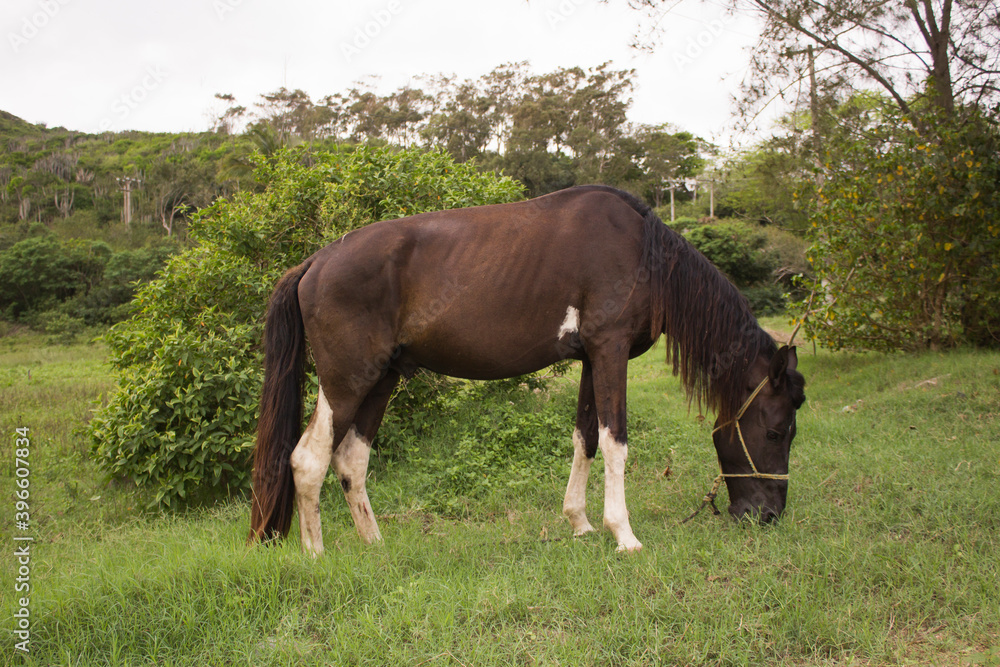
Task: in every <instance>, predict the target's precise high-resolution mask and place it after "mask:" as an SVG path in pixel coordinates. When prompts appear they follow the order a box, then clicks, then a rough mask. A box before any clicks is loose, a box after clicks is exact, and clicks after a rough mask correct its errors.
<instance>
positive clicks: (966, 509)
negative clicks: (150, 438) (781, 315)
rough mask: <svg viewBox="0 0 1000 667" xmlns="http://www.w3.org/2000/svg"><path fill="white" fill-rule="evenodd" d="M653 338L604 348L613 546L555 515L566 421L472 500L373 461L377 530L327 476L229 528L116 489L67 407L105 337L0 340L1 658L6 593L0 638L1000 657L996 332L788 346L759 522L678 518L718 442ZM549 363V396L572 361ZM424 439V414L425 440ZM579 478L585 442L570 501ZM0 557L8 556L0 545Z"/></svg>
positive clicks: (340, 654)
mask: <svg viewBox="0 0 1000 667" xmlns="http://www.w3.org/2000/svg"><path fill="white" fill-rule="evenodd" d="M15 340H17V339H15ZM662 357H663V350H662V347H661V348H657V349H654V350H653V351H651V352H650V353H649V354H647V355H645V356H644V357H642V358H640V359H638V360H635V361H633V363H632V365H631V367H630V376H631V382H630V386H629V408H630V418H631V423H632V429H631V434H630V444H631V447H630V458H629V469H628V477H627V482H626V490H627V494H628V501H629V507H630V511H631V516H632V524H633V528H634V530H635V532H636V535H637V536H638V537H639V538H640V539H641V540H642V541H643V543H644V545H645V548H644V549H643V550H642V552H640V553H638V554H632V555H620V554H617V553H616V552H615V543H614V541H613V540H612V539H611V537H610V535H609V534H608V533H606V532H600V533H598V534H594V535H590V536H587V537H585V538H580V539H573V538H571V537H569V535H570V530H569V527H568V525H567V523H566V522H565V521H564V520H563V519H562V517H561V516H560V507H561V501H562V493H563V490H564V488H565V483H566V475H567V474H568V470H569V463H570V457H571V445H570V443H569V434H570V432H571V429H572V424H571V423H567V424H566V429H565V452H566V460H565V465H562V466H559V467H557V468H555V469H553V470H552V471H551V472H550V473H549V472H547V473H546V474H544V475H541V476H540V481H539V482H538V483H537V484H535V485H533V486H532V487H531V488H528V489H525V488H523V487H521V486H518V487H515V490H512V491H511V492H509V493H507V494H506V495H505V493H504V491H503V488H502V486H501V487H500V489H499V490H498V491H497V493H496V494H493V495H491V496H489V497H488V498H485V499H482V500H477V501H470V503H468V504H467V505H466V506H465V511H464V513H463V515H462V517H461V518H455V517H448V516H443V515H440V514H435V513H431V512H428V511H427V510H426V507H427V506H428V501H427V498H426V497H423V496H422V495H421V494H424V493H426V487H425V486H424V484H425V483H426V479H424V475H423V472H424V470H423V469H421V475H409V476H408V474H407V472H408V466H407V462H406V461H390V462H378V461H376V463H375V465H374V466H373V479H372V481H371V483H370V486H369V492H370V495H371V498H372V503H373V505H374V507H375V511H376V512H377V513H378V514H379V515H380V525H381V528H382V533H383V536H384V537H385V543H384V544H382V545H379V546H374V547H366V546H364V545H361V544H359V541H358V538H357V536H356V534H355V532H354V528H353V526H352V525H351V522H350V517H349V514H348V512H347V510H346V508H345V507H344V502H343V499H342V496H341V494H340V493H339V491H337V490H336V487H335V485H331V486H330V487H329V488H328V489H327V493H326V495H325V496H324V499H323V520H324V532H325V536H324V537H325V541H326V546H327V553H326V554H325V555H323V556H322V557H321V558H319V559H318V560H315V561H314V560H312V559H311V558H308V557H305V556H303V555H301V554H300V553H299V544H298V538H297V529H298V528H297V525H293V528H292V530H293V536H292V537H291V538H290V539H289V540H287V541H286V543H285V544H283V545H280V546H277V547H273V548H267V549H265V548H255V549H247V548H246V547H245V546H244V544H243V538H244V536H245V534H246V531H247V523H248V508H247V506H246V504H245V503H244V502H242V501H232V502H228V503H224V504H221V505H219V506H217V507H213V508H202V509H198V510H190V511H188V512H185V513H181V514H175V515H163V514H151V513H147V512H144V511H142V510H141V508H142V507H143V506H144V503H143V502H142V497H141V494H140V493H139V492H137V491H136V490H134V489H132V490H130V489H128V488H127V487H125V486H121V485H117V484H110V485H109V484H107V483H106V481H105V480H104V479H103V477H102V476H101V474H100V473H99V472H98V471H97V470H96V469H95V468H94V466H93V465H92V464H91V463H89V462H88V460H87V459H86V451H87V445H86V442H85V438H84V437H83V436H82V435H80V434H79V433H78V429H79V427H80V426H81V425H82V424H83V423H84V421H85V420H86V418H87V416H88V414H89V412H88V411H89V409H90V407H91V401H92V400H93V399H95V398H96V397H97V395H98V394H99V393H101V392H104V391H106V390H107V389H108V387H109V385H110V379H109V376H108V371H107V370H106V368H105V367H104V365H103V362H102V359H103V350H102V349H101V348H100V347H92V346H72V347H65V348H49V347H40V346H39V345H38V341H37V340H28V341H26V342H25V341H21V342H15V343H9V342H8V341H7V340H2V341H0V392H2V393H0V409H2V417H0V420H2V424H3V428H4V434H5V439H4V441H3V443H2V447H0V451H2V455H3V457H4V458H5V460H11V459H12V457H13V448H12V443H13V435H12V430H13V428H15V427H17V426H29V427H31V429H32V430H31V433H32V442H33V450H32V477H31V480H32V487H31V489H32V510H31V511H32V521H33V522H34V528H33V530H34V535H35V536H36V539H37V542H36V543H35V545H34V552H33V553H34V560H33V561H32V568H33V569H32V575H31V576H32V585H33V591H32V598H31V610H32V639H31V641H32V643H31V648H32V652H31V654H30V656H29V657H28V659H27V660H24V656H23V655H18V656H15V657H13V658H9V656H12V655H13V652H12V651H9V650H8V648H9V647H11V646H13V642H14V641H15V640H14V639H13V637H12V635H10V633H9V630H8V628H9V627H11V626H10V624H9V620H10V618H9V615H8V616H7V619H8V622H7V623H6V624H5V626H4V628H3V629H2V631H0V638H2V641H4V642H6V644H7V645H6V646H4V647H3V650H0V663H2V662H4V661H7V660H8V659H10V660H11V663H12V664H21V663H24V664H32V665H62V664H65V665H98V664H100V665H103V664H109V665H154V664H155V665H291V664H294V665H327V664H393V665H394V664H407V665H470V666H471V665H491V664H497V665H510V664H523V665H592V664H593V665H597V664H611V665H658V664H665V665H673V664H678V665H683V664H692V665H772V664H793V665H896V664H914V665H916V664H920V665H925V664H934V665H991V664H1000V655H998V653H1000V650H998V648H997V647H998V646H1000V572H998V570H1000V568H998V565H997V561H998V559H997V557H996V554H997V553H998V552H1000V496H998V494H997V487H998V480H1000V445H998V443H1000V354H996V353H984V352H976V351H958V352H952V353H948V354H923V355H917V356H891V357H886V356H879V355H843V354H838V355H832V354H829V353H824V352H820V354H819V355H818V356H813V355H812V354H811V353H807V352H805V351H802V354H801V355H800V366H799V367H800V370H802V371H803V372H804V373H805V375H806V378H807V381H808V384H807V388H806V391H807V396H808V400H807V403H806V404H805V406H804V407H803V409H802V411H801V412H800V416H799V436H798V438H797V439H796V441H795V443H794V445H793V451H792V468H791V472H792V482H791V488H790V492H789V503H790V504H789V508H788V511H787V512H786V515H785V516H784V517H783V519H782V521H781V523H780V525H778V526H776V527H773V528H759V527H756V526H751V525H738V524H735V523H733V522H732V521H731V520H729V519H728V518H723V517H713V516H711V515H710V514H709V513H708V512H704V513H702V514H701V515H699V516H698V517H697V518H696V519H694V520H693V521H691V522H689V523H687V524H683V525H681V524H680V523H679V522H680V520H681V519H682V518H683V517H685V516H686V515H687V514H689V513H690V512H691V510H693V509H694V508H695V507H696V506H697V504H698V501H699V499H700V497H701V495H702V494H704V492H705V491H706V490H707V489H708V486H709V485H710V483H711V480H712V478H713V477H714V474H715V472H716V466H717V464H716V462H715V455H714V451H713V450H712V447H711V444H710V438H709V431H710V426H709V424H708V422H706V423H702V422H701V421H700V420H699V419H698V409H697V406H693V407H692V408H691V409H690V412H689V410H688V405H687V402H686V401H685V399H684V397H683V395H682V394H681V392H680V391H679V390H678V385H677V382H676V380H675V379H673V378H672V377H670V376H669V374H668V373H667V372H666V370H665V369H664V367H663V362H662ZM28 370H31V379H30V380H29V379H28V378H27V371H28ZM928 380H933V382H928ZM561 384H563V385H564V386H565V389H564V391H566V392H569V395H557V396H554V397H553V398H552V399H551V400H552V401H553V403H554V404H556V407H557V408H558V409H559V410H563V409H564V408H565V405H564V403H562V402H564V401H570V402H571V401H572V399H573V396H574V395H575V371H574V373H573V374H572V375H571V376H570V377H568V378H567V379H566V380H565V381H564V382H562V383H561ZM466 416H468V415H466ZM450 418H452V419H462V418H463V415H462V414H458V415H451V416H450ZM709 421H711V420H709ZM442 431H443V432H446V431H447V429H442ZM8 434H11V435H10V437H7V436H8ZM448 444H449V443H446V442H441V441H435V440H434V439H433V438H430V439H429V440H428V442H427V443H426V445H425V446H426V448H427V452H428V458H433V457H434V456H437V455H439V452H440V451H441V450H442V449H443V448H444V447H446V446H447V445H448ZM11 468H12V466H10V465H7V464H4V465H3V466H0V471H2V477H0V480H2V481H0V483H2V484H3V487H2V488H3V489H4V490H5V491H4V493H3V497H4V498H5V499H7V502H8V504H9V505H12V504H13V500H12V495H11V493H10V491H8V489H12V488H13V487H12V477H11ZM668 468H669V471H670V474H669V475H664V472H665V471H666V470H667V469H668ZM416 477H420V478H421V482H420V484H417V483H416V482H415V481H413V480H414V478H416ZM602 484H603V474H602V470H601V466H600V465H597V466H595V467H594V471H593V473H592V475H591V481H590V493H589V499H590V507H589V511H590V516H591V520H592V521H594V523H595V525H596V524H597V523H598V522H599V520H600V513H601V506H602V498H601V489H602ZM335 491H336V492H335ZM724 496H725V494H724V493H723V497H721V498H720V506H721V505H722V503H724V502H725V497H724ZM36 498H37V504H36ZM12 513H13V508H12V507H10V508H9V511H7V512H4V513H3V516H4V519H3V521H2V522H0V526H2V528H3V531H4V532H3V539H4V542H5V543H6V544H8V545H10V544H11V541H10V537H8V536H9V535H10V533H11V532H12V523H11V519H12ZM7 551H8V553H9V551H10V550H9V549H8V550H7ZM2 567H3V569H2V571H4V572H13V571H14V565H13V562H12V559H11V557H10V556H7V557H6V558H5V562H4V563H3V566H2ZM5 581H9V580H8V579H6V578H5ZM12 589H13V586H12V585H10V584H6V583H5V584H4V588H3V589H2V592H0V596H2V598H3V605H4V607H5V609H13V607H14V604H15V603H14V601H13V600H12V597H13V595H12Z"/></svg>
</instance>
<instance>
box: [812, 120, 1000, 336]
mask: <svg viewBox="0 0 1000 667" xmlns="http://www.w3.org/2000/svg"><path fill="white" fill-rule="evenodd" d="M838 153H839V154H840V157H839V159H837V160H834V161H832V162H831V163H830V166H829V170H828V178H827V180H826V181H825V182H824V184H823V185H822V186H821V187H820V188H818V189H817V191H816V196H815V198H814V200H813V201H812V202H811V211H810V221H811V230H812V232H811V240H812V241H813V245H812V247H811V248H810V249H809V251H808V258H809V262H810V264H811V265H812V268H813V271H814V272H815V276H814V277H813V278H812V279H811V280H809V281H807V287H808V288H811V289H815V290H816V291H817V292H818V293H819V294H820V295H821V298H820V301H819V303H820V304H821V307H820V313H819V314H818V316H817V317H814V318H813V319H812V320H811V321H810V323H809V324H807V331H808V332H810V333H812V334H813V335H815V336H817V337H819V338H820V340H822V341H823V342H824V343H825V344H827V345H829V346H831V347H834V348H851V349H876V350H883V351H889V350H898V349H923V348H930V349H941V348H944V347H950V346H953V345H956V344H959V343H962V342H972V343H976V344H980V345H989V346H992V347H998V346H1000V314H998V313H1000V264H998V260H997V258H998V257H1000V224H998V223H997V211H998V210H1000V132H998V129H997V127H996V125H995V124H994V123H992V122H990V121H989V120H987V119H984V118H981V117H976V116H972V117H969V118H968V119H967V121H966V122H965V123H963V124H961V125H956V124H955V123H953V122H948V121H947V120H942V121H941V122H939V123H936V124H934V125H933V130H931V129H925V130H924V131H923V132H920V131H917V130H916V129H915V128H914V127H913V126H911V125H910V124H908V123H907V122H905V121H904V120H903V119H902V118H900V117H899V114H898V111H897V110H895V109H893V108H892V107H889V108H888V110H886V111H885V112H884V114H883V115H882V118H881V119H880V120H879V122H878V126H877V129H873V134H872V135H870V136H869V137H867V138H865V139H863V140H860V139H856V140H854V141H853V142H850V143H848V142H846V141H845V142H843V143H842V144H841V145H840V146H839V147H838Z"/></svg>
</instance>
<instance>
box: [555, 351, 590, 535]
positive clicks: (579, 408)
mask: <svg viewBox="0 0 1000 667" xmlns="http://www.w3.org/2000/svg"><path fill="white" fill-rule="evenodd" d="M596 454H597V408H596V406H595V405H594V378H593V374H592V372H591V367H590V362H589V361H587V360H586V359H585V360H584V361H583V372H582V373H581V374H580V396H579V398H578V400H577V403H576V428H575V429H574V431H573V467H572V468H571V469H570V473H569V483H568V484H567V485H566V497H565V498H564V500H563V514H564V515H565V516H566V518H567V519H569V524H570V526H572V528H573V535H583V534H585V533H589V532H591V531H593V530H594V527H593V526H591V525H590V521H588V520H587V477H588V475H589V474H590V465H591V464H592V463H593V462H594V456H595V455H596Z"/></svg>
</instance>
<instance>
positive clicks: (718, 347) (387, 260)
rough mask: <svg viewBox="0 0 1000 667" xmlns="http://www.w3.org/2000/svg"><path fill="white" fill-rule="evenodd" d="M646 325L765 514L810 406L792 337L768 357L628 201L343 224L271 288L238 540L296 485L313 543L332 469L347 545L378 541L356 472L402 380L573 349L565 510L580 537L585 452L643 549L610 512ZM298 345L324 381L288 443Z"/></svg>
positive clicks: (604, 198)
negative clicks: (342, 230) (350, 540)
mask: <svg viewBox="0 0 1000 667" xmlns="http://www.w3.org/2000/svg"><path fill="white" fill-rule="evenodd" d="M661 334H665V335H666V338H667V359H668V361H669V362H671V363H672V366H673V371H674V373H675V374H679V375H680V377H681V379H682V381H683V384H684V386H685V387H686V389H687V391H688V394H689V396H691V397H695V398H697V399H698V400H699V402H705V403H707V405H708V406H709V407H710V408H712V409H714V410H716V411H717V413H718V420H717V422H716V423H717V425H719V426H720V428H719V429H717V431H716V432H715V433H714V434H713V435H714V440H715V446H716V449H717V453H718V457H719V463H720V467H721V469H722V474H723V475H724V476H725V480H726V483H727V486H728V490H729V497H730V503H731V504H730V507H729V511H730V513H732V514H733V515H734V516H737V517H738V516H742V515H749V516H752V517H755V518H757V519H759V520H762V521H769V520H771V519H774V518H776V517H777V516H778V515H779V514H781V512H782V511H783V509H784V507H785V499H786V492H787V487H788V482H787V478H788V452H789V447H790V445H791V440H792V438H793V437H794V436H795V412H796V410H797V409H798V407H799V406H800V405H801V404H802V401H803V400H804V399H805V396H804V394H803V386H804V380H803V378H802V375H801V374H800V373H798V372H797V371H796V370H795V365H796V357H795V351H794V348H788V347H782V348H781V349H780V350H779V349H777V346H776V345H775V344H774V342H773V340H772V339H771V338H770V336H768V335H767V333H765V332H764V331H763V330H762V329H761V328H760V327H759V326H758V325H757V321H756V319H755V318H754V316H753V314H752V313H751V311H750V309H749V306H748V304H747V302H746V299H744V298H743V297H742V296H741V295H740V293H739V292H738V291H737V290H736V288H735V287H733V285H732V284H731V283H730V282H729V281H728V280H727V279H726V278H725V277H724V276H723V275H722V274H721V273H720V272H719V271H718V270H717V269H716V268H715V267H713V266H712V265H711V264H710V263H709V261H708V260H707V259H705V257H704V256H703V255H701V254H700V253H699V252H697V251H696V250H695V249H694V248H693V247H692V246H691V245H690V244H689V243H687V241H685V240H684V239H683V238H682V237H681V236H679V235H678V234H676V233H675V232H673V231H672V230H670V229H669V228H668V227H667V226H666V225H664V224H663V223H662V222H661V221H660V220H659V218H657V217H656V215H655V214H654V213H653V212H652V211H651V210H650V208H649V207H648V206H646V205H645V204H644V203H642V202H641V201H639V200H638V199H636V198H635V197H633V196H632V195H629V194H627V193H625V192H621V191H619V190H615V189H613V188H609V187H604V186H583V187H577V188H571V189H568V190H563V191H560V192H555V193H553V194H550V195H546V196H544V197H539V198H537V199H532V200H530V201H524V202H518V203H513V204H500V205H494V206H481V207H475V208H467V209H456V210H449V211H440V212H436V213H425V214H422V215H417V216H413V217H410V218H403V219H399V220H386V221H383V222H378V223H375V224H372V225H369V226H367V227H365V228H363V229H359V230H357V231H354V232H351V233H349V234H347V235H346V236H344V237H342V238H340V239H339V240H337V241H335V242H334V243H332V244H330V245H329V246H327V247H325V248H323V249H322V250H320V251H319V252H317V253H316V254H315V255H313V256H312V257H310V258H309V259H307V260H306V261H305V262H303V263H302V264H301V265H299V266H297V267H295V268H293V269H291V270H290V271H288V272H287V273H286V274H285V276H284V277H283V278H282V279H281V280H280V281H279V282H278V284H277V286H276V288H275V290H274V294H273V295H272V297H271V301H270V305H269V307H268V312H267V321H266V326H265V331H264V348H265V379H264V388H263V395H262V398H261V407H260V420H259V423H258V427H257V443H256V450H255V455H254V472H253V491H254V493H253V507H252V510H251V522H250V525H251V527H250V531H251V532H250V541H251V542H253V541H256V540H270V539H273V538H276V537H279V536H285V535H287V534H288V530H289V528H290V525H291V520H292V507H293V496H294V499H295V502H296V503H297V504H298V508H299V523H300V526H301V534H302V546H303V549H305V550H306V551H307V552H311V553H313V554H319V553H321V552H322V550H323V534H322V531H321V528H320V520H319V492H320V487H321V485H322V482H323V479H324V477H325V475H326V471H327V469H328V467H329V466H330V464H331V462H332V463H333V467H334V470H335V471H336V473H337V476H338V478H339V479H340V483H341V486H342V487H343V489H344V494H345V496H346V498H347V502H348V505H349V506H350V510H351V515H352V517H353V519H354V523H355V525H356V527H357V529H358V532H359V533H360V534H361V538H362V539H363V540H364V541H366V542H374V541H377V540H380V539H381V535H380V533H379V529H378V525H377V523H376V521H375V515H374V513H373V511H372V508H371V504H370V503H369V501H368V494H367V491H366V490H365V477H366V471H367V467H368V457H369V451H370V447H371V443H372V440H373V438H374V437H375V433H376V431H377V430H378V427H379V424H380V423H381V421H382V416H383V414H384V412H385V409H386V405H387V403H388V401H389V397H390V395H391V393H392V390H393V388H394V387H395V386H396V383H397V381H398V380H399V377H400V375H403V376H409V375H410V374H412V373H413V372H414V371H416V369H418V368H427V369H430V370H431V371H434V372H437V373H443V374H446V375H451V376H455V377H462V378H470V379H483V380H489V379H496V378H506V377H512V376H516V375H521V374H524V373H529V372H532V371H536V370H539V369H541V368H545V367H546V366H549V365H551V364H553V363H555V362H557V361H559V360H562V359H567V358H569V359H577V360H580V361H581V362H582V374H581V378H580V390H579V391H580V394H579V403H578V405H577V418H576V429H575V431H574V433H573V448H574V455H573V465H572V469H571V470H570V476H569V484H568V486H567V488H566V496H565V501H564V503H563V513H564V514H565V515H566V517H567V518H568V519H569V522H570V525H571V526H572V528H573V533H574V534H575V535H581V534H583V533H587V532H589V531H592V530H593V527H592V526H591V524H590V522H589V521H588V520H587V515H586V512H585V506H586V496H585V490H586V482H587V474H588V471H589V470H590V466H591V463H592V462H593V460H594V457H595V456H596V453H597V450H598V449H600V450H601V454H602V455H603V457H604V466H605V496H604V525H605V526H607V527H608V528H609V529H610V530H611V533H612V534H613V535H614V537H615V539H616V540H617V542H618V549H619V550H634V549H639V548H641V547H642V544H641V543H640V542H639V540H637V539H636V538H635V535H634V534H633V533H632V528H631V527H630V525H629V515H628V510H627V509H626V506H625V483H624V473H625V459H626V457H627V455H628V445H627V437H626V426H625V384H626V367H627V365H628V360H629V359H630V358H632V357H635V356H636V355H639V354H642V353H643V352H645V351H646V350H648V349H649V348H650V347H651V346H652V345H653V343H654V342H655V341H656V340H657V339H658V338H659V336H660V335H661ZM307 338H308V340H309V342H310V343H311V347H312V354H313V357H314V359H315V362H316V372H317V374H318V375H319V386H320V390H319V399H318V401H317V405H316V409H315V411H314V413H313V415H312V420H311V421H310V422H309V425H308V427H307V428H306V430H305V432H304V433H303V434H302V435H301V437H300V435H299V431H300V427H301V423H302V422H301V419H302V398H301V397H302V382H303V368H304V362H305V359H306V339H307Z"/></svg>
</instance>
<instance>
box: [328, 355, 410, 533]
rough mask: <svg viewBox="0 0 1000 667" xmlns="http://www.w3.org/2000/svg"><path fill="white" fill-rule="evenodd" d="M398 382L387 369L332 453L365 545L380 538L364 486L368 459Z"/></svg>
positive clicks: (396, 377) (341, 484)
mask: <svg viewBox="0 0 1000 667" xmlns="http://www.w3.org/2000/svg"><path fill="white" fill-rule="evenodd" d="M398 380H399V373H397V372H395V371H393V370H389V371H388V372H387V373H386V375H385V377H383V378H382V379H381V380H379V381H378V383H376V385H375V387H374V388H373V389H372V390H371V391H370V392H369V393H368V395H367V396H366V397H365V400H364V401H363V402H362V403H361V406H360V407H359V408H358V411H357V414H356V415H355V417H354V423H353V424H352V425H351V427H350V429H348V431H347V435H346V436H344V439H343V440H342V441H341V443H340V445H339V446H338V447H337V449H336V451H334V452H333V468H334V470H335V471H336V473H337V478H338V479H339V480H340V486H341V488H343V489H344V497H345V498H346V499H347V506H348V507H349V508H350V510H351V518H353V519H354V525H355V527H356V528H357V529H358V534H359V535H361V539H362V540H364V542H366V543H367V544H371V543H373V542H378V541H381V539H382V534H381V533H380V532H379V529H378V523H377V522H376V521H375V513H374V511H372V506H371V502H370V501H369V500H368V490H367V488H366V486H365V478H366V477H367V474H368V458H369V455H370V454H371V445H372V441H373V440H374V439H375V433H376V432H377V431H378V427H379V425H380V424H381V423H382V416H383V415H384V414H385V408H386V406H387V405H388V404H389V398H390V397H391V396H392V390H393V389H394V388H395V387H396V382H398Z"/></svg>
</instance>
